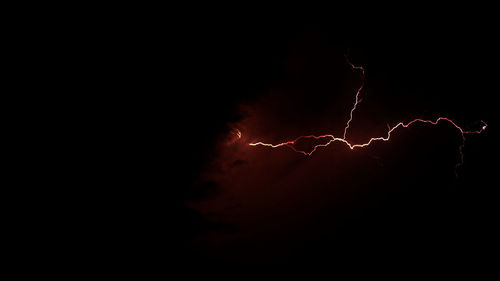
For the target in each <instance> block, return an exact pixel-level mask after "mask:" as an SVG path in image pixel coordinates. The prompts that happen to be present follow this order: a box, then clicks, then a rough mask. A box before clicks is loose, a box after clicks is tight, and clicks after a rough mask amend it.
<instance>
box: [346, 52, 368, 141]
mask: <svg viewBox="0 0 500 281" xmlns="http://www.w3.org/2000/svg"><path fill="white" fill-rule="evenodd" d="M345 59H346V61H347V63H348V64H349V65H350V66H351V68H352V69H355V70H361V85H360V86H359V88H358V91H357V92H356V99H355V100H354V105H353V106H352V109H351V112H350V113H349V120H347V124H346V125H345V128H344V136H343V139H345V138H346V135H347V129H349V124H350V123H351V121H352V114H353V112H354V110H356V107H357V106H358V103H360V102H361V100H360V99H359V93H361V91H362V90H363V87H364V86H365V69H364V68H363V67H362V66H355V65H354V64H352V63H351V61H350V60H349V57H348V56H347V55H345Z"/></svg>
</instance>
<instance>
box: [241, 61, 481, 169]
mask: <svg viewBox="0 0 500 281" xmlns="http://www.w3.org/2000/svg"><path fill="white" fill-rule="evenodd" d="M346 60H347V63H348V64H349V65H350V66H351V68H352V69H354V70H361V78H362V82H361V86H360V87H359V88H358V90H357V92H356V98H355V101H354V105H353V107H352V109H351V111H350V113H349V119H348V120H347V123H346V126H345V128H344V135H343V137H342V138H339V137H335V136H333V135H331V134H326V135H320V136H314V135H307V136H300V137H298V138H296V139H294V140H290V141H285V142H282V143H279V144H270V143H263V142H255V143H249V145H251V146H258V145H262V146H268V147H272V148H277V147H281V146H287V147H289V148H291V149H292V150H293V151H295V152H298V153H301V154H304V155H306V156H310V155H311V154H313V153H314V152H315V151H316V149H318V148H319V147H325V146H328V145H330V144H331V143H333V142H336V141H339V142H343V143H345V144H346V145H347V146H348V147H349V148H350V149H351V150H353V149H355V148H358V147H365V146H369V145H370V144H372V143H373V142H374V141H388V140H389V139H390V138H391V133H392V132H393V131H394V130H396V129H397V128H399V127H404V128H408V127H409V126H410V125H412V124H414V123H418V122H420V123H428V124H432V125H436V124H437V123H439V122H440V121H446V122H448V123H450V124H452V125H453V126H454V127H455V128H456V129H457V130H458V131H460V133H461V135H462V143H461V145H460V146H459V149H458V150H459V153H460V161H459V162H458V163H457V164H456V165H455V174H456V170H457V168H458V167H460V166H461V165H462V164H463V162H464V156H463V153H462V150H463V147H464V144H465V135H466V134H480V133H481V132H483V131H484V130H486V127H487V126H488V125H487V124H486V123H485V122H484V121H482V120H481V123H482V125H483V126H482V127H481V128H480V129H479V130H476V131H465V130H463V129H462V128H461V127H460V126H458V125H457V124H456V123H455V122H453V121H452V120H451V119H449V118H446V117H438V118H437V119H436V120H435V121H432V120H424V119H420V118H417V119H414V120H412V121H410V122H408V123H406V124H405V123H403V122H399V123H397V124H396V125H395V126H393V127H390V126H389V125H388V132H387V136H386V137H372V138H370V140H368V142H366V143H360V144H352V143H350V142H349V141H347V139H346V136H347V130H348V129H349V124H350V123H351V121H352V118H353V112H354V111H355V110H356V107H357V105H358V104H359V103H360V102H361V100H360V99H359V94H360V92H361V91H362V90H363V87H364V80H365V69H364V68H363V67H361V66H355V65H353V64H352V63H351V62H350V61H349V58H348V57H347V56H346ZM307 138H314V139H323V138H325V139H329V141H328V142H327V143H324V144H318V145H316V146H314V147H313V149H312V150H311V151H310V152H306V151H303V150H298V149H296V148H295V147H294V144H295V143H296V142H297V141H299V140H301V139H307Z"/></svg>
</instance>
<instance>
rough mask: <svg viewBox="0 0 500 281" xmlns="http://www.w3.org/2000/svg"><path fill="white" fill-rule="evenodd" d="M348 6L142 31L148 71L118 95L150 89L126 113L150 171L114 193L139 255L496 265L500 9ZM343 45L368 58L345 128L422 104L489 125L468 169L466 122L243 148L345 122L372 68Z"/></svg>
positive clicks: (199, 20)
mask: <svg viewBox="0 0 500 281" xmlns="http://www.w3.org/2000/svg"><path fill="white" fill-rule="evenodd" d="M339 14H342V13H341V12H340V11H337V12H332V14H331V15H322V16H317V17H312V19H309V18H308V19H307V20H306V19H305V18H302V17H293V16H289V17H287V19H280V20H278V19H277V18H275V17H272V18H273V20H269V19H268V18H266V19H263V18H260V17H249V18H248V17H245V18H239V17H238V16H236V15H235V16H225V17H215V16H213V17H212V16H208V15H205V16H198V15H193V17H192V18H189V19H185V20H184V21H174V22H169V23H168V24H166V25H167V26H168V28H167V30H166V31H165V30H164V29H163V28H162V27H161V26H164V25H158V24H159V23H161V22H162V21H158V22H157V21H151V23H148V24H145V27H148V26H154V28H151V29H147V28H145V29H144V31H143V32H142V31H139V32H137V34H138V35H139V36H137V37H138V38H137V40H138V41H137V40H136V41H134V40H132V41H134V42H135V43H133V44H135V45H137V46H138V48H137V50H138V51H137V52H138V53H139V54H140V55H137V56H136V57H137V61H134V62H133V65H134V66H137V68H136V69H135V72H137V73H139V74H138V76H137V77H136V78H137V79H136V80H137V83H136V84H137V85H135V84H134V87H133V88H131V89H130V90H129V91H130V94H127V95H126V97H127V98H130V99H131V100H132V103H134V102H133V101H134V100H135V99H137V100H139V101H140V102H138V103H137V104H134V105H133V106H132V107H131V108H129V109H126V110H130V111H132V112H133V113H132V117H135V116H138V119H134V118H130V121H131V124H133V126H134V127H136V128H138V133H137V134H135V133H134V134H133V135H132V134H131V138H132V139H133V140H138V143H141V145H143V146H144V148H143V150H142V149H139V151H140V153H139V154H140V156H137V157H138V159H140V163H142V164H140V165H139V166H140V168H139V170H138V171H139V173H140V174H141V176H140V177H139V179H138V180H137V181H136V182H134V183H133V184H132V183H130V187H128V186H127V188H126V189H124V190H122V191H120V192H125V193H128V194H129V195H128V196H129V197H130V198H132V200H131V203H130V204H128V203H127V204H125V205H127V206H128V207H126V212H128V213H130V214H131V216H132V222H131V226H130V229H129V230H130V231H132V235H131V237H136V238H134V239H137V242H136V243H133V245H134V246H131V247H132V248H133V249H134V250H133V251H136V252H137V253H140V255H142V256H147V257H148V260H155V262H158V260H157V259H156V258H155V257H164V256H165V255H166V256H173V257H175V259H176V260H177V261H178V262H179V263H182V264H185V265H192V266H196V265H210V266H214V268H217V267H225V266H228V265H262V264H270V265H275V264H295V265H325V266H334V265H337V266H338V265H339V264H343V263H349V264H362V263H389V264H393V263H398V264H420V263H429V264H441V263H444V262H446V263H451V264H455V265H465V264H470V263H478V264H481V265H484V266H488V265H489V264H491V263H492V262H493V260H490V259H489V258H488V257H487V255H488V253H491V251H492V249H493V245H494V244H495V243H496V240H497V237H498V232H497V231H496V230H495V228H496V227H495V225H496V224H497V221H498V220H497V210H496V209H497V198H498V191H497V188H496V184H495V182H496V181H494V180H493V177H494V175H495V174H496V173H495V172H494V171H493V169H496V168H497V165H496V164H494V161H493V160H495V159H493V158H494V157H493V156H492V152H493V151H494V146H493V140H494V139H495V138H494V137H493V135H492V134H493V133H494V132H495V130H496V124H495V123H494V121H493V113H494V111H493V107H494V96H495V95H496V91H497V90H496V89H497V83H498V82H497V80H498V79H497V78H496V77H497V76H496V75H497V73H498V70H497V69H496V66H497V65H498V44H497V43H495V42H494V41H495V39H494V37H495V36H494V33H493V31H494V25H493V22H490V21H489V20H488V17H482V20H474V21H473V20H471V19H469V18H468V17H465V16H459V15H457V14H453V13H449V14H446V13H445V12H444V11H436V13H435V14H431V15H424V14H418V15H413V16H412V17H409V18H407V16H406V15H405V14H401V15H399V16H398V17H397V18H394V19H391V20H388V19H387V18H385V19H386V21H384V23H381V22H382V19H381V18H378V17H376V16H372V17H370V18H369V19H368V18H365V19H364V20H360V21H356V20H355V19H354V16H346V15H344V16H343V17H339V16H338V15H339ZM159 34H161V36H159ZM134 39H135V38H134ZM137 42H139V43H137ZM135 45H134V46H135ZM345 55H347V56H348V57H349V59H350V60H351V62H352V63H353V64H355V65H357V66H363V67H364V68H365V70H366V79H365V87H364V89H363V91H362V92H361V94H360V98H361V99H362V101H361V103H360V104H359V105H358V108H357V110H356V111H355V113H354V118H353V121H352V123H351V127H350V131H349V135H348V139H349V140H350V141H352V142H364V141H366V140H368V139H369V138H370V137H373V136H385V134H386V132H387V124H390V125H395V124H396V123H398V122H400V121H405V122H408V121H411V120H413V119H414V118H425V119H432V120H435V119H436V118H437V117H440V116H442V117H448V118H450V119H452V120H454V121H455V122H456V123H457V124H458V125H459V126H461V127H463V128H464V129H467V130H477V129H480V128H481V126H482V124H481V122H480V121H481V120H483V121H485V122H486V123H488V125H489V126H488V129H487V130H486V131H484V132H483V133H482V134H480V135H469V136H467V141H466V143H465V148H464V149H463V153H464V164H463V165H462V166H461V167H459V168H458V169H457V173H458V177H456V176H455V173H454V172H455V171H454V169H455V164H456V163H457V162H458V161H459V157H460V154H459V151H458V149H459V146H460V143H461V136H460V133H459V132H458V131H457V130H456V128H454V127H453V126H451V125H450V124H448V123H439V124H438V125H436V126H432V125H423V124H417V125H414V126H412V127H410V128H407V129H401V130H398V131H397V132H395V133H394V134H393V137H392V138H391V140H390V141H389V142H379V143H376V144H373V145H372V146H370V147H367V148H362V149H356V150H354V151H351V150H350V149H348V148H347V147H346V146H345V145H343V144H342V143H334V144H331V145H330V146H328V147H324V148H320V149H318V151H316V152H315V153H314V154H313V155H311V156H304V155H301V154H298V153H295V152H293V151H292V150H291V149H290V148H287V147H282V148H276V149H272V148H269V147H261V146H260V147H252V146H249V145H248V144H249V143H250V142H256V141H263V142H267V143H274V144H276V143H279V142H283V141H286V140H292V139H295V138H296V137H298V136H301V135H309V134H318V135H319V134H333V135H335V136H342V133H343V129H344V126H345V123H346V121H347V119H348V114H349V111H350V109H351V108H352V103H353V102H354V96H355V93H356V90H357V88H358V87H359V85H360V83H361V82H362V81H361V79H360V73H359V72H358V71H356V70H353V69H351V68H350V66H349V64H348V63H347V62H346V59H345ZM136 90H137V91H140V92H139V93H137V92H136ZM133 92H134V93H133ZM127 93H128V92H127ZM130 111H129V112H130ZM236 129H237V130H239V131H240V132H241V138H238V137H237V136H236V134H235V132H236ZM315 144H318V143H314V142H307V141H305V142H304V143H302V144H301V145H302V146H303V147H304V148H305V149H307V148H308V147H311V146H312V145H315ZM138 161H139V160H138ZM136 165H137V163H136ZM135 194H137V196H135ZM172 206H173V209H172V208H171V207H172ZM172 215H173V216H172ZM134 239H132V240H134ZM159 259H161V258H159Z"/></svg>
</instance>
